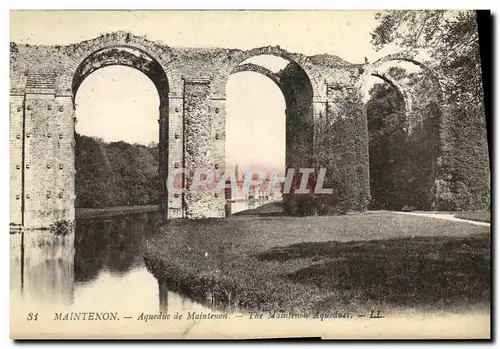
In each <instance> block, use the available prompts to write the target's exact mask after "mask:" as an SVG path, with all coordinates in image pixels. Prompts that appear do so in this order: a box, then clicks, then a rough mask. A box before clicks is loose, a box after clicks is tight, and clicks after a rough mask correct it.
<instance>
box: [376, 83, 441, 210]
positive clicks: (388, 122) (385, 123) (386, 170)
mask: <svg viewBox="0 0 500 349" xmlns="http://www.w3.org/2000/svg"><path fill="white" fill-rule="evenodd" d="M370 95H371V99H370V100H369V101H368V103H367V116H368V125H369V126H368V128H369V134H370V174H371V176H370V188H371V194H372V202H371V206H372V208H376V209H390V210H401V209H404V208H414V209H421V210H429V209H431V208H432V203H433V199H434V197H433V196H434V188H433V187H434V185H435V183H434V179H435V161H436V159H437V156H438V152H439V139H438V138H437V137H436V133H437V132H438V131H439V125H438V122H439V120H438V118H433V117H429V115H426V114H425V112H424V111H423V110H418V109H419V108H416V109H417V111H414V112H412V113H409V114H407V112H406V110H405V106H404V100H403V99H402V96H401V95H400V93H399V92H398V90H396V89H394V88H393V87H392V86H390V85H388V84H376V85H375V86H374V87H373V88H372V89H371V90H370ZM409 119H413V120H409ZM410 125H414V126H413V127H411V128H410Z"/></svg>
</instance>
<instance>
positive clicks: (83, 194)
mask: <svg viewBox="0 0 500 349" xmlns="http://www.w3.org/2000/svg"><path fill="white" fill-rule="evenodd" d="M132 68H133V69H132ZM72 89H73V103H74V108H75V116H76V119H75V120H76V121H77V123H76V126H75V140H76V149H75V158H76V163H75V167H76V175H75V182H76V183H75V191H76V200H75V207H76V208H89V207H90V208H104V207H110V206H133V205H158V206H160V207H162V208H164V209H166V205H167V201H166V199H165V186H164V185H163V184H162V183H165V180H166V176H167V163H168V158H167V157H168V154H167V150H168V80H167V77H166V74H165V72H164V70H163V68H162V67H161V65H160V64H159V63H158V62H157V61H156V60H155V59H153V58H152V57H151V56H149V55H148V54H147V53H145V52H144V51H141V50H139V49H136V48H131V47H108V48H104V49H101V50H98V51H96V52H94V53H92V54H90V55H89V56H88V57H87V58H85V59H84V60H83V61H82V62H81V63H80V64H79V66H78V68H77V69H76V72H75V73H74V76H73V81H72Z"/></svg>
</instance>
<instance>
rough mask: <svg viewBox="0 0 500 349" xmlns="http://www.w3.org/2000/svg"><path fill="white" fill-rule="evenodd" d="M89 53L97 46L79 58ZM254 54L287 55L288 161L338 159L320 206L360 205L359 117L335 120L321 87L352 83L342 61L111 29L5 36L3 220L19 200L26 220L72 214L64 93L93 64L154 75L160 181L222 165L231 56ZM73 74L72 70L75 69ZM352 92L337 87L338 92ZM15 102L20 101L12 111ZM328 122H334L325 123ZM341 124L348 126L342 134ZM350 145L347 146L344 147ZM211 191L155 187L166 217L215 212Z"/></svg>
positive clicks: (70, 114)
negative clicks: (6, 189) (203, 45)
mask: <svg viewBox="0 0 500 349" xmlns="http://www.w3.org/2000/svg"><path fill="white" fill-rule="evenodd" d="M107 47H128V48H133V50H136V51H134V52H132V53H131V52H128V51H127V52H126V53H125V51H124V52H122V51H120V49H118V50H106V48H107ZM95 52H99V54H97V55H95V56H92V57H93V58H92V59H91V60H89V61H85V60H86V59H87V58H88V57H90V56H91V55H93V53H95ZM122 53H123V54H122ZM259 54H272V55H277V56H280V57H283V58H285V59H288V60H290V61H291V62H295V63H294V64H290V65H289V66H288V67H287V69H285V71H284V72H283V74H282V79H283V83H284V84H282V90H283V91H284V95H285V99H286V100H287V111H286V113H287V119H288V120H289V121H288V125H287V130H288V131H289V132H288V136H287V150H288V154H287V166H288V165H289V166H294V167H308V166H310V164H311V163H314V164H316V165H317V166H327V167H328V169H333V170H334V169H335V168H337V167H338V166H347V167H348V168H349V171H348V173H344V174H342V175H341V174H335V175H334V176H333V177H332V178H333V179H334V180H333V182H335V181H336V183H338V188H339V189H338V190H337V191H338V197H337V199H336V200H337V201H332V200H330V201H328V200H326V203H325V206H328V207H330V208H329V209H325V210H324V212H326V213H335V212H343V211H345V207H347V206H349V207H350V208H351V209H363V207H364V206H363V200H364V195H365V194H364V191H363V190H364V189H363V188H361V187H363V185H365V184H366V183H365V182H366V181H365V179H366V178H365V175H366V173H367V162H366V161H365V158H364V156H365V154H364V148H363V144H364V143H365V138H364V137H365V136H366V135H365V133H364V124H363V122H365V121H363V118H362V115H358V114H356V113H358V111H356V110H357V109H355V108H354V109H352V110H353V113H354V114H356V115H358V116H359V117H354V116H351V117H350V119H349V121H338V120H341V119H339V115H340V111H339V110H340V109H339V108H341V105H343V104H342V103H343V102H342V101H341V100H338V98H340V99H341V98H342V97H335V96H334V94H335V93H333V92H331V91H330V92H328V89H327V86H329V85H332V84H344V85H349V86H351V85H352V80H353V79H355V78H356V77H358V76H359V74H357V73H356V72H355V70H353V69H351V68H350V65H349V64H348V63H347V62H344V61H342V60H340V59H337V58H332V57H331V56H328V55H323V56H321V57H319V56H313V57H307V56H304V55H301V54H296V53H289V52H287V51H285V50H283V49H281V48H279V47H270V46H268V47H263V48H258V49H252V50H249V51H242V50H235V49H222V48H207V49H194V48H192V49H174V48H171V47H168V46H167V45H161V44H158V43H155V42H152V41H149V40H147V39H145V38H141V37H136V36H133V35H131V34H129V33H123V32H119V33H113V34H106V35H103V36H101V37H99V38H96V39H93V40H88V41H84V42H81V43H77V44H72V45H67V46H28V45H17V44H15V43H12V44H11V134H12V136H11V145H12V148H11V149H12V153H11V162H12V163H11V181H12V183H13V189H14V190H13V193H12V197H11V201H12V202H14V203H15V204H14V205H13V206H12V207H13V208H12V211H11V214H12V218H11V220H12V222H13V223H14V222H22V220H23V217H22V216H20V215H19V206H20V205H21V204H22V202H23V199H24V200H25V215H24V220H25V224H27V225H33V226H34V225H37V226H40V225H43V226H45V225H47V224H50V223H51V222H54V221H57V220H65V219H68V220H72V219H74V190H75V189H74V144H73V132H74V122H73V118H74V109H73V98H74V94H75V93H76V89H77V88H78V85H79V83H81V81H82V79H84V78H85V76H87V75H88V74H89V73H90V72H91V71H92V69H94V70H95V69H97V68H98V67H102V66H107V65H113V64H121V65H127V66H131V67H134V68H136V69H139V70H141V71H144V73H145V74H146V75H147V76H148V77H150V78H151V79H152V80H153V81H154V83H155V85H156V86H157V88H158V90H159V94H160V99H161V106H160V112H159V114H160V116H159V129H160V134H161V135H162V136H161V139H160V164H161V165H160V177H161V178H162V181H163V182H165V181H166V177H167V175H168V174H169V173H171V172H172V171H174V170H176V169H181V168H187V169H190V168H191V169H193V168H207V169H211V170H221V171H222V170H224V169H225V139H226V137H225V116H226V109H225V85H226V83H227V78H228V77H229V75H230V74H231V72H232V71H233V70H234V68H235V67H236V66H237V65H238V64H240V63H241V62H243V61H244V60H245V59H247V58H249V57H253V56H255V55H259ZM113 55H118V56H116V57H115V56H113ZM82 62H85V64H83V63H82ZM82 64H83V65H82ZM75 72H78V73H77V74H76V75H75ZM353 72H354V74H353ZM162 74H164V76H163V75H162ZM30 79H31V80H30ZM75 79H76V81H75ZM30 81H31V82H30ZM350 84H351V85H350ZM351 93H352V91H348V90H346V91H345V93H344V95H342V96H348V95H349V94H351ZM336 98H337V99H336ZM23 100H25V102H24V104H25V106H26V109H21V111H17V110H18V107H19V105H21V106H22V101H23ZM349 103H350V102H349ZM349 103H348V104H349ZM354 104H355V103H354ZM349 105H352V103H351V104H349ZM27 106H29V110H28V109H27ZM23 117H24V123H25V128H24V131H23V132H24V135H21V139H17V138H15V139H14V138H13V136H14V135H16V137H17V134H18V133H20V131H18V130H19V127H20V125H21V124H22V120H23ZM327 120H335V122H334V126H333V128H332V125H330V124H328V123H326V121H327ZM356 128H361V132H359V133H354V132H352V130H354V129H356ZM344 131H348V132H351V133H349V134H348V135H347V134H343V133H342V132H344ZM28 135H29V136H28ZM49 135H50V136H49ZM326 135H330V136H332V137H333V141H334V142H333V143H331V142H330V143H328V142H326V141H324V140H323V138H322V137H323V136H326ZM18 141H20V142H18ZM21 141H22V142H21ZM23 142H24V147H25V151H24V162H25V164H24V166H23V167H22V168H20V169H17V167H15V166H17V163H18V162H22V161H23V156H22V154H21V155H20V151H22V147H21V148H20V144H21V145H22V144H23ZM338 142H344V143H345V144H338ZM353 144H354V148H355V149H356V150H354V152H353V151H351V148H352V147H351V146H352V145H353ZM318 154H322V155H321V156H319V155H318ZM26 165H28V166H29V168H27V167H26ZM23 176H24V177H23ZM22 178H24V180H25V181H24V187H23V185H22ZM353 178H355V183H357V184H359V185H357V187H359V188H358V189H353V188H350V187H349V185H350V184H349V183H347V182H352V180H353ZM191 181H192V178H189V176H186V177H185V178H184V183H183V184H184V185H188V186H189V184H190V183H191ZM333 182H332V183H333ZM361 183H364V184H363V185H361ZM162 184H163V185H165V183H162ZM163 189H164V188H163ZM213 189H214V188H213ZM213 189H212V190H208V191H207V192H204V193H185V194H181V195H177V196H176V195H169V193H168V192H167V191H166V190H165V189H164V190H163V199H164V200H163V202H162V204H161V208H162V209H163V210H164V211H166V212H167V217H168V218H179V217H187V218H203V217H223V216H224V215H225V211H224V203H225V199H224V195H218V196H216V193H215V190H213ZM17 193H20V194H17ZM23 193H24V196H20V198H19V199H17V196H16V195H23ZM26 195H28V196H29V197H28V196H26ZM308 200H309V199H308ZM346 203H349V204H346ZM346 205H347V206H346ZM339 207H342V208H339Z"/></svg>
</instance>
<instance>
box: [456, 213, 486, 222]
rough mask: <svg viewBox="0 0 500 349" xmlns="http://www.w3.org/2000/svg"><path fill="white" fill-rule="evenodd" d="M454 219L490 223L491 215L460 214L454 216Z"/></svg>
mask: <svg viewBox="0 0 500 349" xmlns="http://www.w3.org/2000/svg"><path fill="white" fill-rule="evenodd" d="M455 217H456V218H460V219H468V220H471V221H478V222H487V223H490V221H491V213H490V212H488V211H475V212H462V213H458V214H456V215H455Z"/></svg>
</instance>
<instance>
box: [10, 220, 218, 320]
mask: <svg viewBox="0 0 500 349" xmlns="http://www.w3.org/2000/svg"><path fill="white" fill-rule="evenodd" d="M157 218H158V217H157V213H156V212H150V213H141V214H131V215H124V216H117V217H107V218H92V219H85V220H77V221H76V228H75V235H74V241H72V238H68V237H66V238H63V237H59V238H57V239H55V240H54V239H53V237H50V236H47V240H46V241H45V242H44V241H43V239H42V240H40V235H38V236H37V235H35V234H47V235H48V234H49V233H48V232H46V233H43V232H36V231H27V232H24V233H23V234H24V236H23V235H22V234H21V233H18V234H11V304H12V307H13V308H14V307H20V306H22V307H24V308H26V309H29V310H30V311H32V310H33V309H36V310H39V309H40V310H42V309H41V308H43V307H47V308H50V309H51V311H52V312H53V311H54V309H56V308H54V307H57V308H58V309H64V310H65V311H68V312H70V311H89V310H91V309H92V310H97V311H104V310H105V311H120V312H122V313H123V312H124V311H126V314H123V316H136V315H137V314H140V313H142V312H149V313H157V312H159V311H162V312H166V311H168V312H170V313H171V312H176V311H179V312H188V311H211V310H215V309H213V308H211V307H207V306H205V305H202V304H200V303H197V302H194V301H192V300H190V299H188V298H186V297H184V296H182V295H180V294H177V293H175V292H172V291H170V290H169V289H168V285H159V283H158V281H157V280H156V278H155V277H154V276H153V275H152V274H150V273H149V272H148V271H147V270H146V267H145V266H144V260H143V252H144V251H143V243H144V242H145V241H146V239H148V238H151V237H153V236H154V235H155V234H157V225H158V219H157ZM41 241H42V242H41ZM72 242H73V244H72ZM72 245H73V246H74V248H72Z"/></svg>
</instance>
